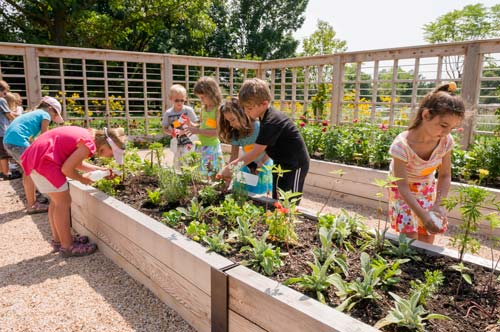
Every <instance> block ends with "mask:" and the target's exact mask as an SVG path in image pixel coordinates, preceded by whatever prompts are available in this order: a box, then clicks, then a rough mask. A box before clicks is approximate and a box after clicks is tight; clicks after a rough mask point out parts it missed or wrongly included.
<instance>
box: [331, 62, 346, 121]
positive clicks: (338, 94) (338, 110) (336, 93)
mask: <svg viewBox="0 0 500 332" xmlns="http://www.w3.org/2000/svg"><path fill="white" fill-rule="evenodd" d="M344 67H345V66H344V64H342V63H341V62H340V58H339V57H337V58H335V61H334V62H333V81H332V92H331V95H330V99H331V101H332V103H331V106H330V125H332V126H333V125H338V124H339V123H340V122H341V120H342V98H343V97H344V86H343V83H342V81H343V79H344Z"/></svg>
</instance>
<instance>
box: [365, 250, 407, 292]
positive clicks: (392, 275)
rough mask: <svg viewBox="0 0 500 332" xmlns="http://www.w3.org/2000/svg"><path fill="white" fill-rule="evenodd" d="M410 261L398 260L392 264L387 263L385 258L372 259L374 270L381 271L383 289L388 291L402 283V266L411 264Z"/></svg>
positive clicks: (376, 257)
mask: <svg viewBox="0 0 500 332" xmlns="http://www.w3.org/2000/svg"><path fill="white" fill-rule="evenodd" d="M409 261H410V260H409V259H396V260H395V261H393V262H392V263H389V262H388V261H386V260H385V259H384V258H383V257H381V256H378V255H376V256H375V258H373V259H372V262H371V265H372V267H373V268H374V269H381V270H382V272H381V273H380V280H381V283H382V288H384V289H388V288H390V287H392V286H394V285H396V284H397V283H399V282H400V281H401V278H399V276H400V275H401V269H400V268H399V266H400V265H401V264H404V263H407V262H409Z"/></svg>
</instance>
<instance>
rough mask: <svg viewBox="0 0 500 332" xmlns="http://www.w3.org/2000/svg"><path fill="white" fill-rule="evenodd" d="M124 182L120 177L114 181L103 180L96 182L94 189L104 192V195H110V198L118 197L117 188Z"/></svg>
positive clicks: (113, 179)
mask: <svg viewBox="0 0 500 332" xmlns="http://www.w3.org/2000/svg"><path fill="white" fill-rule="evenodd" d="M121 182H122V178H120V177H119V176H117V177H114V178H112V179H106V178H104V179H101V180H99V181H96V182H94V184H93V185H94V187H96V188H97V189H99V190H100V191H102V192H103V193H106V194H108V195H109V196H115V195H116V189H115V188H116V186H117V185H119V184H120V183H121Z"/></svg>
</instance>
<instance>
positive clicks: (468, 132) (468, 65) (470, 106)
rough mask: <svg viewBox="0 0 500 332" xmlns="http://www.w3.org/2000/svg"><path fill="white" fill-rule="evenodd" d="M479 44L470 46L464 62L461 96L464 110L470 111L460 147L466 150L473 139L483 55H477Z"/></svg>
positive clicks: (463, 125)
mask: <svg viewBox="0 0 500 332" xmlns="http://www.w3.org/2000/svg"><path fill="white" fill-rule="evenodd" d="M479 50H480V44H479V43H477V44H470V45H469V46H468V47H467V54H466V57H465V60H464V69H463V76H462V90H461V95H462V97H463V99H464V102H465V109H466V110H467V111H471V113H472V114H471V116H469V117H467V118H466V119H465V120H464V121H463V124H462V127H463V128H464V131H463V133H462V141H461V143H462V147H463V148H464V149H467V148H468V147H469V145H470V144H471V143H472V141H473V138H474V122H475V119H476V117H477V103H478V100H479V94H480V91H479V88H478V87H479V86H480V81H481V72H482V65H483V55H482V54H480V53H479Z"/></svg>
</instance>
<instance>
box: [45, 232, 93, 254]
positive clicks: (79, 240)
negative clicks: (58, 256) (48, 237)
mask: <svg viewBox="0 0 500 332" xmlns="http://www.w3.org/2000/svg"><path fill="white" fill-rule="evenodd" d="M88 242H89V238H88V236H87V235H79V234H75V235H73V244H85V243H88ZM50 245H51V246H52V252H58V251H59V250H60V249H61V242H58V241H54V240H52V241H50Z"/></svg>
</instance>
